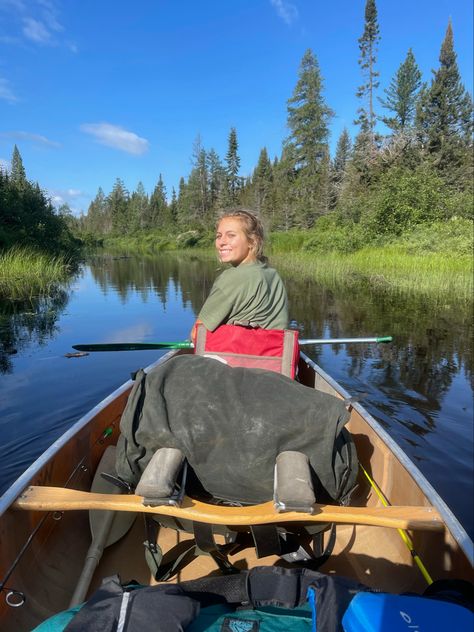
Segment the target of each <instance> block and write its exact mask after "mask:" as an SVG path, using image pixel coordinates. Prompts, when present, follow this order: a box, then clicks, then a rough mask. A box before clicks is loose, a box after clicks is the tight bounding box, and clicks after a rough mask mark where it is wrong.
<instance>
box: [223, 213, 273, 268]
mask: <svg viewBox="0 0 474 632" xmlns="http://www.w3.org/2000/svg"><path fill="white" fill-rule="evenodd" d="M225 217H238V218H239V219H240V222H241V224H242V229H243V231H244V233H245V236H246V237H247V239H248V240H249V242H250V248H251V250H252V252H253V254H254V255H255V258H256V259H257V261H261V262H262V263H265V262H266V261H267V257H266V256H265V255H264V254H263V243H264V241H265V230H264V228H263V224H262V221H261V219H260V218H259V217H258V216H257V215H256V214H255V213H254V212H253V211H250V210H248V209H238V208H235V209H229V210H228V211H223V212H222V213H221V214H220V215H219V217H218V218H217V222H216V227H217V226H218V225H219V222H220V221H221V219H224V218H225Z"/></svg>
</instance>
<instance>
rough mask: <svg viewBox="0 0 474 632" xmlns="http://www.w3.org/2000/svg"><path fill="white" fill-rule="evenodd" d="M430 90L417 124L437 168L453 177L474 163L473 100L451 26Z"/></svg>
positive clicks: (421, 104) (425, 94)
mask: <svg viewBox="0 0 474 632" xmlns="http://www.w3.org/2000/svg"><path fill="white" fill-rule="evenodd" d="M439 61H440V67H439V69H438V70H436V71H433V75H434V76H433V80H432V82H431V86H430V87H429V88H427V89H425V90H424V91H423V92H422V95H421V97H420V102H419V107H418V111H417V124H418V129H419V130H420V132H421V137H422V141H423V143H424V146H425V147H426V149H427V151H428V154H429V155H430V156H431V157H432V159H433V161H434V164H435V165H436V167H437V168H439V169H440V170H441V171H443V172H446V174H447V173H449V172H450V173H451V176H450V179H452V178H453V177H454V178H455V173H454V172H455V171H457V170H458V169H459V168H461V167H462V163H463V162H465V161H469V164H471V160H472V152H471V150H472V129H473V124H472V113H473V104H472V98H471V96H470V95H469V93H468V92H467V91H466V90H465V88H464V86H463V84H462V82H461V77H460V74H459V69H458V65H457V61H456V53H455V51H454V42H453V29H452V26H451V21H450V22H449V23H448V27H447V30H446V35H445V38H444V41H443V43H442V46H441V52H440V56H439Z"/></svg>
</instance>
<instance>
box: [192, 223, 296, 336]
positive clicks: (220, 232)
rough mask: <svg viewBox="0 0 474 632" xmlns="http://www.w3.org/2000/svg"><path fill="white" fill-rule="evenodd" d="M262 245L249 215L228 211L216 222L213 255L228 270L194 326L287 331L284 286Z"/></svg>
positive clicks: (260, 229)
mask: <svg viewBox="0 0 474 632" xmlns="http://www.w3.org/2000/svg"><path fill="white" fill-rule="evenodd" d="M263 241H264V231H263V226H262V223H261V221H260V220H259V219H258V217H256V216H255V215H254V214H253V213H252V212H251V211H247V210H231V211H227V212H225V213H223V214H222V215H221V217H220V218H219V220H218V223H217V232H216V242H215V243H216V249H217V254H218V256H219V260H220V261H221V263H227V264H230V267H229V268H228V269H226V270H224V272H222V273H221V274H220V276H219V277H218V278H217V279H216V281H215V283H214V285H213V286H212V288H211V292H210V294H209V296H208V298H207V300H206V302H205V303H204V305H203V307H202V309H201V311H200V312H199V315H198V320H197V322H198V323H199V322H201V323H203V325H204V326H205V327H206V329H208V330H209V331H214V330H215V329H216V328H217V327H218V326H219V325H223V324H228V325H245V326H250V327H259V328H262V329H286V328H287V327H288V299H287V295H286V290H285V286H284V285H283V281H282V280H281V278H280V276H279V274H278V272H277V271H276V270H274V269H273V268H270V267H269V266H268V264H267V258H266V257H265V256H264V254H263ZM192 334H194V328H193V332H192ZM192 337H193V339H194V336H192Z"/></svg>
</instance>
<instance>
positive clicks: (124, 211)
mask: <svg viewBox="0 0 474 632" xmlns="http://www.w3.org/2000/svg"><path fill="white" fill-rule="evenodd" d="M128 203H129V194H128V191H127V189H126V188H125V184H124V183H123V180H121V179H120V178H117V179H116V180H115V184H114V187H113V189H112V191H111V193H110V195H109V196H108V198H107V210H108V215H109V217H110V220H111V223H112V232H113V233H114V234H116V235H124V234H126V233H128V232H129V227H130V222H129V218H128Z"/></svg>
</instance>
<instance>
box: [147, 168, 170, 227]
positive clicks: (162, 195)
mask: <svg viewBox="0 0 474 632" xmlns="http://www.w3.org/2000/svg"><path fill="white" fill-rule="evenodd" d="M147 227H148V228H151V229H156V228H158V229H163V228H169V217H168V203H167V201H166V188H165V185H164V182H163V178H162V176H161V173H160V175H159V177H158V182H157V183H156V185H155V188H154V189H153V193H152V194H151V196H150V204H149V212H148V221H147Z"/></svg>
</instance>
